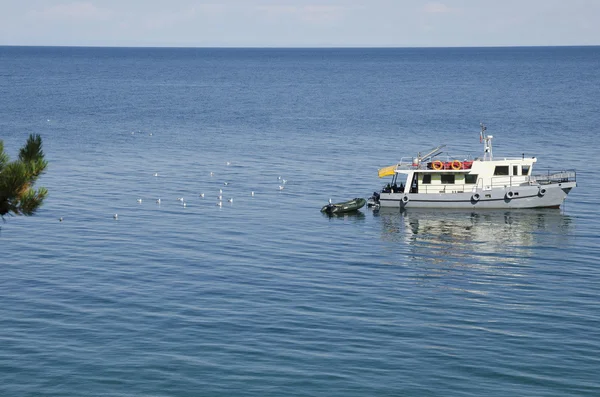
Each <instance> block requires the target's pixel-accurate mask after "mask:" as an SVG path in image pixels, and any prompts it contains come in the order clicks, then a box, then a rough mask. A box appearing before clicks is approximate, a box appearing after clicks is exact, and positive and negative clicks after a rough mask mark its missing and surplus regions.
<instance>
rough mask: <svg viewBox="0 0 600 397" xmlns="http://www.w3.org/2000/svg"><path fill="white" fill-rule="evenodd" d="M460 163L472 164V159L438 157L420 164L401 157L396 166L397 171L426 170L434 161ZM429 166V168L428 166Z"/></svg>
mask: <svg viewBox="0 0 600 397" xmlns="http://www.w3.org/2000/svg"><path fill="white" fill-rule="evenodd" d="M456 160H458V161H460V162H461V163H465V162H466V163H468V164H472V163H473V161H474V159H473V156H471V155H466V156H465V155H458V156H451V155H438V156H436V157H435V158H430V159H427V160H421V161H420V162H419V161H418V160H417V159H416V158H414V157H402V158H401V159H400V162H399V163H398V165H397V166H396V169H397V170H426V169H430V168H431V163H432V162H434V161H441V162H442V163H443V164H451V163H452V162H453V161H456ZM428 165H429V166H428Z"/></svg>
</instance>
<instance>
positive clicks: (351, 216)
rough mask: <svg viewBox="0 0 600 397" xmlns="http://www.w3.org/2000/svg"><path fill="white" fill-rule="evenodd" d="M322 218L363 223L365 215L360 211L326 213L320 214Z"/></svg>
mask: <svg viewBox="0 0 600 397" xmlns="http://www.w3.org/2000/svg"><path fill="white" fill-rule="evenodd" d="M322 214H323V217H325V218H329V219H330V220H331V221H338V220H342V221H364V220H365V214H364V213H363V212H362V211H353V212H343V213H327V212H322Z"/></svg>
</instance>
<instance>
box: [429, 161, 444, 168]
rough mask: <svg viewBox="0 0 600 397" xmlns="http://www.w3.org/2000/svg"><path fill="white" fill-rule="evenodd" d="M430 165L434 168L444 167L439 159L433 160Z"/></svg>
mask: <svg viewBox="0 0 600 397" xmlns="http://www.w3.org/2000/svg"><path fill="white" fill-rule="evenodd" d="M431 167H432V168H433V169H434V170H441V169H442V168H443V167H444V163H442V162H441V161H439V160H436V161H434V162H433V163H431Z"/></svg>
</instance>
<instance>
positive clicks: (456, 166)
mask: <svg viewBox="0 0 600 397" xmlns="http://www.w3.org/2000/svg"><path fill="white" fill-rule="evenodd" d="M461 168H462V163H461V162H460V161H458V160H454V161H453V162H452V169H453V170H460V169H461Z"/></svg>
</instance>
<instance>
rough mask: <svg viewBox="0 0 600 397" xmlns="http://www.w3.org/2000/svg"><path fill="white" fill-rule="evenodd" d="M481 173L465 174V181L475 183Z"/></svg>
mask: <svg viewBox="0 0 600 397" xmlns="http://www.w3.org/2000/svg"><path fill="white" fill-rule="evenodd" d="M478 176H479V175H477V174H466V175H465V183H469V184H475V183H477V177H478Z"/></svg>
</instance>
